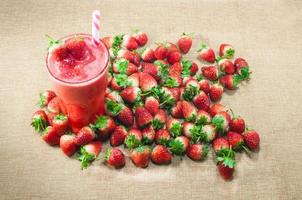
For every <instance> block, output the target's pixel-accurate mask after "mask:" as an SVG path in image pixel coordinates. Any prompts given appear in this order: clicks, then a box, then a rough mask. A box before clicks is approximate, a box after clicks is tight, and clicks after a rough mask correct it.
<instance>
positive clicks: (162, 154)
mask: <svg viewBox="0 0 302 200" xmlns="http://www.w3.org/2000/svg"><path fill="white" fill-rule="evenodd" d="M151 160H152V162H153V163H155V164H158V165H164V164H170V163H171V160H172V155H171V153H170V152H169V151H168V149H167V148H166V147H165V146H163V145H156V146H155V147H154V148H153V150H152V153H151Z"/></svg>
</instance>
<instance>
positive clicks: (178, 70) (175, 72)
mask: <svg viewBox="0 0 302 200" xmlns="http://www.w3.org/2000/svg"><path fill="white" fill-rule="evenodd" d="M182 70H183V67H182V66H181V64H180V63H179V62H176V63H174V64H173V65H171V66H170V68H169V75H170V76H173V77H178V76H181V74H182Z"/></svg>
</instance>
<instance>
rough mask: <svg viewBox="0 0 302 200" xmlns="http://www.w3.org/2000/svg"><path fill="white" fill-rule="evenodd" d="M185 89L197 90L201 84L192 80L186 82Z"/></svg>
mask: <svg viewBox="0 0 302 200" xmlns="http://www.w3.org/2000/svg"><path fill="white" fill-rule="evenodd" d="M185 87H186V88H188V87H195V88H199V83H198V81H197V80H195V79H194V78H190V79H188V80H187V81H186V83H185Z"/></svg>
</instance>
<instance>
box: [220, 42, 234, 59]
mask: <svg viewBox="0 0 302 200" xmlns="http://www.w3.org/2000/svg"><path fill="white" fill-rule="evenodd" d="M234 54H235V49H234V47H233V46H231V45H229V44H221V45H220V47H219V55H220V56H221V57H224V58H232V57H233V56H234Z"/></svg>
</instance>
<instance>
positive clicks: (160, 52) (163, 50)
mask: <svg viewBox="0 0 302 200" xmlns="http://www.w3.org/2000/svg"><path fill="white" fill-rule="evenodd" d="M167 56H168V49H167V47H165V46H164V45H163V44H158V46H157V47H156V49H155V50H154V57H155V58H156V59H157V60H164V59H165V58H166V57H167Z"/></svg>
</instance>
